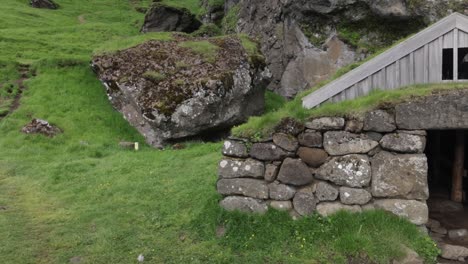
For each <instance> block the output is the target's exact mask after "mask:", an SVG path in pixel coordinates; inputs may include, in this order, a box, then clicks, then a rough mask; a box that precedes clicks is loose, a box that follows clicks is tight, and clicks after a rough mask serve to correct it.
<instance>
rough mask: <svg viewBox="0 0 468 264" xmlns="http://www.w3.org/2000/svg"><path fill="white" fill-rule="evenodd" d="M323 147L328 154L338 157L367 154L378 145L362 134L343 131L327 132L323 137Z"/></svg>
mask: <svg viewBox="0 0 468 264" xmlns="http://www.w3.org/2000/svg"><path fill="white" fill-rule="evenodd" d="M323 145H324V147H325V150H326V151H327V152H328V154H330V155H332V156H340V155H347V154H362V153H367V152H369V151H371V150H372V149H374V148H375V147H377V146H378V145H379V143H378V142H377V141H374V140H372V139H369V138H368V137H367V136H366V135H364V134H352V133H349V132H345V131H329V132H326V133H325V135H324V140H323Z"/></svg>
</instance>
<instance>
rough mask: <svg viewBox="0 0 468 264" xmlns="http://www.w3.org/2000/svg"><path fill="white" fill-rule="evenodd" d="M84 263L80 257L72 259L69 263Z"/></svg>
mask: <svg viewBox="0 0 468 264" xmlns="http://www.w3.org/2000/svg"><path fill="white" fill-rule="evenodd" d="M82 261H83V259H82V258H81V257H80V256H75V257H72V258H70V260H69V262H70V263H72V264H79V263H81V262H82Z"/></svg>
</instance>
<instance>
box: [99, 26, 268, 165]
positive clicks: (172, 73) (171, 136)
mask: <svg viewBox="0 0 468 264" xmlns="http://www.w3.org/2000/svg"><path fill="white" fill-rule="evenodd" d="M186 44H188V45H186ZM199 45H200V46H203V47H206V46H208V47H209V48H210V49H211V50H210V51H209V53H210V54H205V53H203V52H197V49H196V48H197V47H199ZM192 47H194V48H192ZM93 67H94V69H95V71H96V72H97V74H98V75H99V78H100V79H101V81H102V82H103V83H104V84H105V86H106V88H107V93H108V96H109V100H110V101H111V103H112V105H113V106H114V107H115V108H116V109H117V110H118V111H120V112H121V113H123V114H124V117H125V118H126V119H127V120H128V121H129V123H130V124H132V125H133V126H134V127H136V128H137V129H138V131H139V132H140V133H141V134H142V135H143V136H144V137H145V138H146V141H147V142H148V143H149V144H150V145H152V146H154V147H162V146H163V144H165V143H166V142H168V141H171V140H180V139H185V138H187V137H191V136H196V135H199V134H203V133H211V132H213V131H214V132H216V131H220V130H223V129H229V128H230V127H232V126H234V125H237V124H239V123H242V122H244V121H245V120H247V118H248V117H249V116H252V115H257V114H261V113H262V112H263V108H264V91H265V84H264V83H263V79H262V78H263V77H262V76H263V75H261V73H262V66H261V65H258V64H254V63H251V59H250V55H249V54H248V53H247V52H246V51H245V49H244V47H243V46H242V44H241V40H240V39H238V38H237V37H232V36H231V37H225V38H214V39H197V38H186V37H183V36H177V35H174V36H173V40H172V41H156V40H151V41H148V42H146V43H144V44H141V45H138V46H136V47H133V48H129V49H126V50H123V51H119V52H116V53H112V54H104V55H99V56H96V57H95V58H94V60H93ZM233 156H236V155H233Z"/></svg>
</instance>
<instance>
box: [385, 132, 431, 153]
mask: <svg viewBox="0 0 468 264" xmlns="http://www.w3.org/2000/svg"><path fill="white" fill-rule="evenodd" d="M380 145H381V146H382V147H383V148H384V149H387V150H390V151H396V152H402V153H423V152H424V149H425V148H426V137H424V136H418V135H412V134H407V133H395V134H387V135H385V136H384V137H383V138H382V140H381V141H380Z"/></svg>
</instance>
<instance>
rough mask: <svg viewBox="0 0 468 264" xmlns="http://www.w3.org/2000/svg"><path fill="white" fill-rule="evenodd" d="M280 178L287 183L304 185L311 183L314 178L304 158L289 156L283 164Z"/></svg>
mask: <svg viewBox="0 0 468 264" xmlns="http://www.w3.org/2000/svg"><path fill="white" fill-rule="evenodd" d="M278 180H279V181H281V182H282V183H285V184H291V185H295V186H302V185H306V184H309V183H311V182H312V181H313V180H314V178H313V176H312V173H311V172H310V170H309V168H308V167H307V165H306V164H305V163H304V162H303V161H302V160H300V159H291V158H287V159H285V160H284V162H283V165H281V169H280V171H279V174H278Z"/></svg>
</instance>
